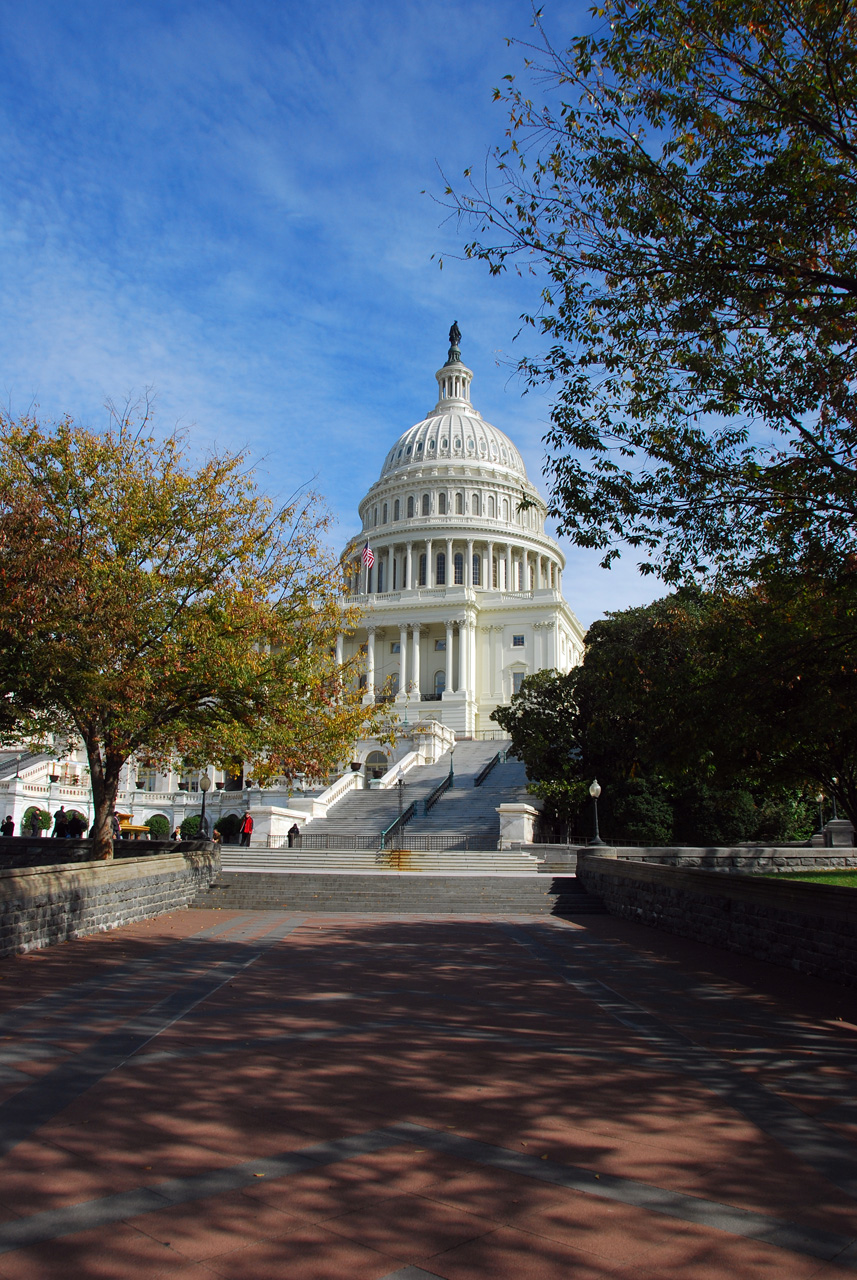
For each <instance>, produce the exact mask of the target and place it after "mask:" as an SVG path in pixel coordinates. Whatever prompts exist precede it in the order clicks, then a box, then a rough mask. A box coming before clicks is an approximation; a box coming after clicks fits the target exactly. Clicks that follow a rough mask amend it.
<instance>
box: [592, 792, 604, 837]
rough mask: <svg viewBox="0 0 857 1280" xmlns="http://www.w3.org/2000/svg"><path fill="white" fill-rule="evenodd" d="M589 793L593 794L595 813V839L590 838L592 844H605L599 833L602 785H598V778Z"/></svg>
mask: <svg viewBox="0 0 857 1280" xmlns="http://www.w3.org/2000/svg"><path fill="white" fill-rule="evenodd" d="M589 794H590V795H591V796H592V812H593V814H594V815H595V839H594V840H590V841H589V843H590V845H603V844H604V841H603V840H602V839H601V837H600V835H599V834H598V797H599V796H600V795H601V787H600V786H599V785H598V779H597V778H595V779H594V780H593V782H592V785H591V787H590V788H589Z"/></svg>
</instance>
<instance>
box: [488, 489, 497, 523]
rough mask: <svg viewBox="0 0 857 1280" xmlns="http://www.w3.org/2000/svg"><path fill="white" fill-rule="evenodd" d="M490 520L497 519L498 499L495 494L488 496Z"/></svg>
mask: <svg viewBox="0 0 857 1280" xmlns="http://www.w3.org/2000/svg"><path fill="white" fill-rule="evenodd" d="M488 518H489V519H490V520H496V519H497V499H496V498H495V497H494V494H493V493H490V494H489V495H488Z"/></svg>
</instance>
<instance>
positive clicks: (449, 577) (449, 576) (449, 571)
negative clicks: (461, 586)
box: [446, 538, 455, 587]
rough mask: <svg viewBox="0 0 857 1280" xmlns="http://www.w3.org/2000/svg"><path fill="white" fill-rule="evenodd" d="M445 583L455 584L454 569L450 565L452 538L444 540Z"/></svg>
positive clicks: (452, 585)
mask: <svg viewBox="0 0 857 1280" xmlns="http://www.w3.org/2000/svg"><path fill="white" fill-rule="evenodd" d="M446 585H447V586H448V587H454V586H455V571H454V570H453V567H452V538H447V540H446Z"/></svg>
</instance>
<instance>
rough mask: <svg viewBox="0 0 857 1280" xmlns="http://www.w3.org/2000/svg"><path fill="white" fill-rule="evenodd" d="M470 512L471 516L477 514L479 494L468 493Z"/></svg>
mask: <svg viewBox="0 0 857 1280" xmlns="http://www.w3.org/2000/svg"><path fill="white" fill-rule="evenodd" d="M470 514H471V515H472V516H478V515H479V494H478V493H471V495H470Z"/></svg>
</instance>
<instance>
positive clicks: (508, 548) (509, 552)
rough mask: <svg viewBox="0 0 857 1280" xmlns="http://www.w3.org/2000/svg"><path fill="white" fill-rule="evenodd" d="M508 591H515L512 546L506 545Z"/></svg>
mask: <svg viewBox="0 0 857 1280" xmlns="http://www.w3.org/2000/svg"><path fill="white" fill-rule="evenodd" d="M506 590H507V591H512V590H514V588H513V586H512V544H511V543H510V542H507V543H506Z"/></svg>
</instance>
